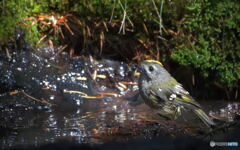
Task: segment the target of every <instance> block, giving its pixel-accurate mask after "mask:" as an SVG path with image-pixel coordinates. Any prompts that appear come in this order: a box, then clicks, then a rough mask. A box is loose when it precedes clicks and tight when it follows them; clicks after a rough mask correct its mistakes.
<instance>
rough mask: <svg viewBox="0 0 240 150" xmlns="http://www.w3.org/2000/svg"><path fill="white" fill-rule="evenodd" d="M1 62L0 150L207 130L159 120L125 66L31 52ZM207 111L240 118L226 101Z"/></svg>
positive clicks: (131, 68) (236, 107) (130, 68)
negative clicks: (141, 95)
mask: <svg viewBox="0 0 240 150" xmlns="http://www.w3.org/2000/svg"><path fill="white" fill-rule="evenodd" d="M55 57H57V58H55ZM1 60H2V61H1V64H0V67H1V71H0V75H1V80H0V81H1V85H2V89H1V93H0V110H1V113H0V120H1V122H0V137H1V138H0V145H1V149H6V148H10V147H15V146H21V147H26V146H29V145H35V146H39V145H42V144H46V143H54V142H57V141H59V140H65V141H69V142H73V143H90V144H101V143H105V142H108V141H112V140H114V141H129V140H132V139H136V138H144V139H151V138H153V137H157V136H173V137H174V136H180V135H188V136H189V135H197V134H198V132H196V129H204V128H205V126H204V125H203V126H198V125H199V124H201V122H199V121H198V120H197V119H193V118H192V119H191V118H190V120H191V124H190V127H189V122H188V121H184V120H186V118H184V117H183V121H182V122H181V121H179V120H177V121H165V120H162V119H159V116H157V115H156V114H155V112H154V111H153V110H152V109H150V108H149V107H148V106H146V105H145V104H144V103H142V102H141V101H138V99H137V96H135V95H136V94H137V93H138V92H137V90H138V87H137V85H136V82H137V80H138V77H135V75H134V72H135V69H136V68H135V67H134V66H128V65H127V64H125V63H123V62H117V61H111V60H102V61H94V60H92V59H86V58H81V59H76V60H75V59H74V60H70V59H69V58H68V57H67V56H66V55H62V56H53V57H50V58H44V57H40V56H38V55H36V54H33V53H31V52H21V53H20V54H18V57H16V58H13V60H12V61H11V62H8V61H7V60H3V59H1ZM4 85H5V86H4ZM77 92H78V93H77ZM79 92H81V93H79ZM93 96H95V98H94V97H93ZM209 106H213V107H210V108H208V107H209ZM203 108H204V109H207V110H206V111H207V112H208V111H209V110H212V111H213V112H212V115H214V116H215V117H220V118H225V119H226V118H227V119H228V120H229V121H233V120H234V119H231V118H234V115H232V114H239V112H240V111H239V108H240V107H239V103H229V104H228V103H227V102H226V101H223V102H220V103H219V105H216V103H215V105H212V104H211V101H206V103H204V104H203ZM188 114H189V113H188ZM195 122H196V123H195ZM194 124H195V125H196V126H194Z"/></svg>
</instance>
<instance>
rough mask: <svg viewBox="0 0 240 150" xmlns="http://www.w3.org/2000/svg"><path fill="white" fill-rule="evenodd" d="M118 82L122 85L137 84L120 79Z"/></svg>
mask: <svg viewBox="0 0 240 150" xmlns="http://www.w3.org/2000/svg"><path fill="white" fill-rule="evenodd" d="M119 83H121V84H123V85H137V82H126V81H121V82H119Z"/></svg>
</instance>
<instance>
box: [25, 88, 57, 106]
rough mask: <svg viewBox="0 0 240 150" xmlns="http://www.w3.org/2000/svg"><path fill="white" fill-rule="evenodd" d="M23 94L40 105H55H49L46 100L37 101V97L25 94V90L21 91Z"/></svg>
mask: <svg viewBox="0 0 240 150" xmlns="http://www.w3.org/2000/svg"><path fill="white" fill-rule="evenodd" d="M21 93H23V94H24V95H25V96H27V97H28V98H30V99H32V100H34V101H37V102H40V103H43V104H48V105H55V104H51V103H49V102H48V101H46V100H45V99H42V100H40V99H37V98H35V97H32V96H31V95H28V94H27V93H26V92H24V91H23V90H22V91H21Z"/></svg>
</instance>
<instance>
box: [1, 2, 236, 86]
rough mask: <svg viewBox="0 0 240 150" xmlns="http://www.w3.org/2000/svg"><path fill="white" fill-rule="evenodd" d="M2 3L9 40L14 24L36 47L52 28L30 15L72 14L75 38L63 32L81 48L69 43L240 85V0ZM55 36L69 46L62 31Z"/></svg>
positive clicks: (4, 30)
mask: <svg viewBox="0 0 240 150" xmlns="http://www.w3.org/2000/svg"><path fill="white" fill-rule="evenodd" d="M154 3H155V4H154ZM162 5H163V10H162V12H161V9H160V8H161V6H162ZM0 6H1V8H0V14H1V16H0V20H1V23H0V41H1V42H6V41H8V40H9V39H11V35H13V34H14V30H15V28H18V27H22V28H24V29H25V30H26V35H27V36H26V38H27V40H28V41H29V42H31V43H32V44H33V45H34V44H36V43H37V42H38V41H39V40H40V39H41V38H42V37H43V36H44V35H50V34H48V33H50V31H51V28H49V27H47V28H46V27H43V26H41V25H40V24H39V22H36V21H35V22H34V21H32V20H31V18H34V16H36V15H38V16H40V15H41V14H47V15H48V16H51V15H54V16H61V15H62V16H64V15H65V16H66V14H72V15H73V16H74V17H76V18H77V19H76V18H74V19H72V22H71V19H70V21H69V22H67V23H68V24H69V25H70V27H71V30H72V31H73V32H74V33H75V36H71V37H70V38H68V37H67V34H65V36H66V37H65V39H64V40H66V39H67V40H69V41H73V42H74V41H75V42H76V41H77V43H78V44H79V43H80V44H81V46H82V47H81V46H79V45H77V46H76V45H75V44H76V43H73V42H70V43H68V45H70V46H72V45H75V47H80V49H81V50H85V48H86V47H87V46H89V45H93V43H97V46H99V47H100V49H101V50H100V51H102V49H104V50H105V51H107V48H109V49H110V50H109V52H110V53H117V54H119V53H121V54H126V55H128V56H129V57H131V59H133V60H139V59H144V58H149V57H151V58H153V59H160V58H161V60H163V61H165V62H169V61H168V60H170V59H173V60H175V61H176V62H178V63H179V64H181V65H185V66H189V67H192V68H194V69H195V70H197V71H198V72H200V73H201V74H202V75H203V77H204V78H208V79H209V80H210V81H215V82H218V83H220V84H222V85H226V87H229V88H231V87H237V86H238V85H237V82H238V81H239V79H240V62H239V61H240V43H239V39H240V37H239V36H240V14H239V10H240V4H239V0H221V1H220V0H169V1H167V0H149V1H145V0H102V1H99V0H95V1H89V0H79V1H76V0H41V1H35V0H2V1H1V2H0ZM35 19H36V17H35ZM161 19H162V20H161ZM76 22H77V23H78V24H77V25H76ZM71 23H72V24H71ZM74 23H75V24H74ZM74 26H75V27H74ZM60 28H61V29H62V30H63V28H62V26H60ZM65 30H67V31H69V29H66V28H65ZM77 32H78V33H77ZM52 33H53V32H52ZM69 35H71V34H69ZM76 35H77V36H76ZM51 36H52V37H50V39H55V42H58V43H60V44H65V43H64V42H62V41H63V38H61V36H60V34H58V36H57V37H56V34H55V35H54V34H51ZM79 41H80V42H79ZM133 41H134V42H133ZM107 44H108V45H107ZM95 46H96V45H95ZM104 46H105V47H104ZM113 49H116V51H114V50H113ZM128 52H132V53H134V55H135V56H134V55H129V54H128ZM126 55H123V56H124V57H125V56H126ZM146 55H147V56H146ZM149 55H150V56H149ZM170 56H171V57H170ZM127 60H129V58H128V59H127Z"/></svg>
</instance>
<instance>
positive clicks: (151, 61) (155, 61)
mask: <svg viewBox="0 0 240 150" xmlns="http://www.w3.org/2000/svg"><path fill="white" fill-rule="evenodd" d="M146 62H148V63H157V64H159V65H161V66H163V64H162V63H161V62H160V61H157V60H146Z"/></svg>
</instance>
